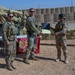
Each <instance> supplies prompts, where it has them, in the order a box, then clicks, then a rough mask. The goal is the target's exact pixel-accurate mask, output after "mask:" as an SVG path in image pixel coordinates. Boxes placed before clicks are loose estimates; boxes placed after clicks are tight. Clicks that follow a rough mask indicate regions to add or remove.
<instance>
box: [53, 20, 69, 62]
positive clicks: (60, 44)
mask: <svg viewBox="0 0 75 75" xmlns="http://www.w3.org/2000/svg"><path fill="white" fill-rule="evenodd" d="M66 31H67V24H66V23H65V22H64V21H62V22H61V21H59V22H58V23H57V24H56V26H55V29H54V32H55V33H56V36H55V39H56V48H57V59H56V61H59V60H61V49H62V50H63V54H64V58H65V63H68V58H67V38H66Z"/></svg>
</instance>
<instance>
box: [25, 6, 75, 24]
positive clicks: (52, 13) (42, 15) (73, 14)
mask: <svg viewBox="0 0 75 75" xmlns="http://www.w3.org/2000/svg"><path fill="white" fill-rule="evenodd" d="M26 11H27V12H28V10H25V12H26ZM60 13H63V14H65V17H66V21H68V22H74V21H75V6H72V7H60V8H42V9H35V15H36V16H35V17H36V20H37V21H38V22H52V23H53V22H57V21H58V15H59V14H60Z"/></svg>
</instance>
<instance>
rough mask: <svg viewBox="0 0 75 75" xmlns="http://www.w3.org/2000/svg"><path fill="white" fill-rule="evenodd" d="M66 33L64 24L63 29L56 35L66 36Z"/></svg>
mask: <svg viewBox="0 0 75 75" xmlns="http://www.w3.org/2000/svg"><path fill="white" fill-rule="evenodd" d="M66 31H67V24H64V26H63V29H62V30H61V31H59V32H57V33H56V34H57V35H66Z"/></svg>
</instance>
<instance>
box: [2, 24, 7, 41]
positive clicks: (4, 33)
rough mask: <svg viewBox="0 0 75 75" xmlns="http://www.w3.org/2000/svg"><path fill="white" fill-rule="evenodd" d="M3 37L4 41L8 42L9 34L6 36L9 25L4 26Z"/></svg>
mask: <svg viewBox="0 0 75 75" xmlns="http://www.w3.org/2000/svg"><path fill="white" fill-rule="evenodd" d="M2 30H3V31H2V37H3V40H4V41H5V42H8V38H7V34H6V32H7V23H4V24H3V27H2Z"/></svg>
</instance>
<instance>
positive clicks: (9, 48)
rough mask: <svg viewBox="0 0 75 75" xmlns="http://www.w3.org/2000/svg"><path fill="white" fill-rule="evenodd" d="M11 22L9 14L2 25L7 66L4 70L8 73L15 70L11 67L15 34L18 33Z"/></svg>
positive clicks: (11, 16) (14, 47)
mask: <svg viewBox="0 0 75 75" xmlns="http://www.w3.org/2000/svg"><path fill="white" fill-rule="evenodd" d="M12 20H13V14H12V13H10V12H9V13H8V15H7V21H6V22H5V23H4V24H3V28H2V29H3V33H2V38H3V41H4V45H5V50H6V59H5V62H6V65H7V67H6V68H7V69H8V70H10V71H13V69H16V68H15V67H14V66H13V61H14V59H15V57H16V34H17V32H18V30H17V28H16V27H15V25H14V23H13V21H12Z"/></svg>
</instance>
